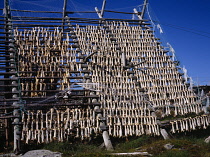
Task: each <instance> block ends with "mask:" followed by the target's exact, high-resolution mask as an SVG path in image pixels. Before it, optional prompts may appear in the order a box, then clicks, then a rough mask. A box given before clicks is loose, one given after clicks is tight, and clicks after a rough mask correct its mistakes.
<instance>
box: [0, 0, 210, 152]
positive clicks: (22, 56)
mask: <svg viewBox="0 0 210 157" xmlns="http://www.w3.org/2000/svg"><path fill="white" fill-rule="evenodd" d="M66 3H67V1H66V0H64V8H63V12H50V11H45V13H49V14H61V15H62V17H60V18H58V17H56V18H55V17H21V19H20V18H19V17H16V16H12V14H11V12H13V11H23V12H36V11H26V10H12V9H10V7H9V5H8V2H7V0H5V8H4V12H5V15H4V16H1V17H0V20H1V21H4V24H1V25H0V26H1V27H0V28H1V34H2V36H1V41H0V48H1V49H0V64H1V66H0V69H1V71H0V75H1V76H3V77H1V78H0V82H1V85H0V87H1V89H2V92H1V93H0V94H1V98H2V99H1V100H0V109H1V111H4V112H5V113H2V114H1V115H3V116H1V117H0V118H1V119H3V118H4V119H11V118H13V119H14V122H13V124H14V139H15V140H14V150H15V151H16V152H17V153H18V152H20V139H22V140H23V141H25V142H26V143H29V142H30V141H37V142H38V143H48V142H50V141H53V140H58V141H64V140H67V139H68V138H70V137H72V136H74V137H76V138H80V139H82V140H83V139H87V138H91V136H92V135H93V134H96V135H97V134H100V133H102V132H103V137H104V139H105V141H104V142H105V146H106V147H107V149H112V145H111V143H110V141H109V140H107V139H109V136H114V137H126V136H140V135H142V134H148V135H160V134H161V131H160V130H161V128H160V127H161V125H160V122H159V121H158V120H157V118H163V117H165V116H169V115H173V116H174V117H176V116H177V115H187V114H189V113H195V114H196V115H199V116H197V117H193V118H191V117H188V118H185V119H184V120H178V121H174V122H173V121H172V122H171V123H170V126H169V127H171V129H172V133H175V132H176V131H189V130H192V129H195V128H196V126H202V127H203V128H206V127H207V126H208V125H209V117H208V116H207V115H202V116H200V114H201V113H202V112H203V106H202V105H201V103H200V102H199V101H198V100H199V99H198V98H197V96H196V95H195V94H194V92H193V90H192V89H191V88H189V86H188V80H184V78H183V76H182V75H183V74H182V73H181V72H180V69H179V67H177V61H173V60H172V56H170V55H169V53H168V51H167V50H166V49H165V48H164V47H163V46H161V42H159V39H157V38H156V37H155V36H154V32H153V31H152V30H151V27H150V26H149V25H150V23H149V21H148V20H145V19H144V12H145V7H146V5H147V1H145V3H144V7H143V9H142V12H136V11H135V12H134V13H132V12H130V13H128V12H117V11H110V10H105V1H104V5H103V7H102V12H100V11H99V10H98V9H97V8H96V11H93V12H83V13H98V15H99V19H94V18H76V17H69V16H68V15H69V14H73V13H75V12H69V11H66ZM104 12H112V13H121V14H135V15H137V17H138V18H139V19H138V20H130V19H113V18H106V19H105V18H103V13H104ZM23 22H24V23H23ZM7 112H12V113H13V114H11V115H9V114H7ZM7 123H8V121H7V122H6V123H4V124H7ZM20 128H21V129H20ZM7 134H8V133H7ZM7 136H8V135H7Z"/></svg>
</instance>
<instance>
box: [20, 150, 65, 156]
mask: <svg viewBox="0 0 210 157" xmlns="http://www.w3.org/2000/svg"><path fill="white" fill-rule="evenodd" d="M22 157H61V153H59V152H52V151H49V150H45V149H42V150H32V151H28V152H26V153H25V154H24V155H23V156H22Z"/></svg>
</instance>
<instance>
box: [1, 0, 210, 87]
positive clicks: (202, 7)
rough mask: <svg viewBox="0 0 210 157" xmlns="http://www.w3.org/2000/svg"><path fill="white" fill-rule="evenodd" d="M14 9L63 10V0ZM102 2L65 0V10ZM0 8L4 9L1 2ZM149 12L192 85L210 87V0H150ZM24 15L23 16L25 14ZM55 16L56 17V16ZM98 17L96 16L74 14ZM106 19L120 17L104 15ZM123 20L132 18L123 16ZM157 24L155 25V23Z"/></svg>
mask: <svg viewBox="0 0 210 157" xmlns="http://www.w3.org/2000/svg"><path fill="white" fill-rule="evenodd" d="M10 3H11V6H12V8H14V9H25V10H50V11H62V7H63V0H10ZM142 4H143V0H107V5H106V9H107V10H116V11H127V12H133V8H134V7H135V8H137V9H139V8H140V7H139V5H142ZM101 5H102V0H68V7H67V8H68V9H67V10H68V11H72V10H73V11H75V10H76V11H79V10H81V11H87V10H88V11H94V7H98V8H99V9H100V8H101ZM0 7H1V8H3V0H1V3H0ZM149 12H150V16H151V17H152V19H153V20H154V21H158V23H159V24H160V25H161V28H162V29H163V32H164V33H163V34H161V35H159V33H158V30H157V35H158V37H160V38H161V41H162V42H163V43H166V42H169V43H170V44H171V45H172V47H173V48H174V49H175V51H176V56H177V59H178V60H179V61H180V62H181V65H182V66H183V65H184V66H185V67H186V68H187V70H188V75H189V76H191V77H192V78H193V80H194V82H195V84H197V83H199V84H202V85H206V84H208V85H210V66H209V64H210V30H209V28H210V18H209V17H210V0H149ZM24 14H26V13H24ZM56 16H57V15H56ZM75 16H86V17H94V18H97V15H96V14H88V15H86V14H81V13H80V14H76V15H75ZM104 17H105V18H110V17H119V18H122V17H123V16H122V15H121V14H115V15H113V14H109V13H105V15H104ZM124 17H125V18H130V19H131V18H132V15H126V16H124ZM156 24H157V23H156Z"/></svg>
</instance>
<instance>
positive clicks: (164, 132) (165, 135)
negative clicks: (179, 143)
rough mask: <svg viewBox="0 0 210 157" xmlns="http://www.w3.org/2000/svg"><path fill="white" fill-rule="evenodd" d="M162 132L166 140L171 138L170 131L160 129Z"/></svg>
mask: <svg viewBox="0 0 210 157" xmlns="http://www.w3.org/2000/svg"><path fill="white" fill-rule="evenodd" d="M160 133H161V135H162V136H163V138H164V139H165V140H167V139H170V138H169V136H168V133H167V131H166V130H165V129H160Z"/></svg>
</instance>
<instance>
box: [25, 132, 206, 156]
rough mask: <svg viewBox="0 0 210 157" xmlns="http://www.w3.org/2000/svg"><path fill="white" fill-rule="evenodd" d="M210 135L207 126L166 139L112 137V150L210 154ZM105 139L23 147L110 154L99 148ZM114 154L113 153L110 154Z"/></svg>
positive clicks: (177, 154)
mask: <svg viewBox="0 0 210 157" xmlns="http://www.w3.org/2000/svg"><path fill="white" fill-rule="evenodd" d="M209 135H210V128H208V129H207V130H196V131H192V132H188V133H179V134H175V135H173V136H174V138H173V139H169V140H163V139H162V137H149V136H141V137H127V138H111V141H112V143H113V146H114V148H115V150H114V151H113V152H136V151H140V150H141V151H145V152H148V153H150V154H152V155H153V156H154V157H210V144H207V143H205V142H204V139H205V138H206V137H208V136H209ZM102 142H103V139H102V137H98V138H94V139H92V140H91V141H83V142H80V141H79V140H74V141H68V142H63V143H61V142H52V143H49V144H35V143H31V144H29V145H24V147H23V148H24V150H25V151H28V150H33V149H48V150H51V151H54V152H61V153H63V157H70V156H75V157H110V156H111V155H110V152H109V151H106V150H105V149H99V145H100V144H101V143H102ZM167 143H170V144H172V145H174V147H173V148H172V149H171V150H166V149H165V148H164V145H165V144H167ZM111 157H113V156H111Z"/></svg>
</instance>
